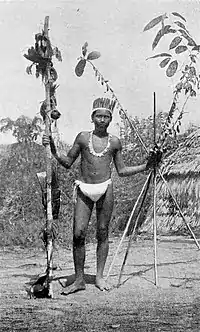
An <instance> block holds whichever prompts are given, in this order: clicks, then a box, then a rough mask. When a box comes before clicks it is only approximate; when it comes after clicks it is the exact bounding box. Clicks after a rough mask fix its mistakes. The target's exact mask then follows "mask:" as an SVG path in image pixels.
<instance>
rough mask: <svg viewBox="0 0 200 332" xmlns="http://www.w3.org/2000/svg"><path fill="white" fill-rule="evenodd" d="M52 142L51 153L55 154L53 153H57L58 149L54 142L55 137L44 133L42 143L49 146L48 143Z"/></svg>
mask: <svg viewBox="0 0 200 332" xmlns="http://www.w3.org/2000/svg"><path fill="white" fill-rule="evenodd" d="M49 144H50V148H51V153H52V154H53V155H56V154H57V151H56V146H55V144H54V141H53V138H52V136H51V135H50V136H49V135H47V134H44V135H43V136H42V145H44V146H47V145H49Z"/></svg>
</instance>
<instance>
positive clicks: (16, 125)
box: [0, 115, 42, 143]
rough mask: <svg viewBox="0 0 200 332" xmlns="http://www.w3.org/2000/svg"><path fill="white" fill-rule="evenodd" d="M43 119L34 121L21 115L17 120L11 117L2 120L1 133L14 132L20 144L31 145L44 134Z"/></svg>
mask: <svg viewBox="0 0 200 332" xmlns="http://www.w3.org/2000/svg"><path fill="white" fill-rule="evenodd" d="M41 125H42V119H41V118H39V117H36V116H35V117H34V118H33V119H31V118H29V117H27V116H24V115H21V116H20V117H19V118H18V119H17V120H15V121H14V120H12V119H10V118H9V117H8V118H4V119H1V120H0V126H1V127H0V132H2V133H6V132H8V131H11V132H12V135H13V136H14V137H15V138H16V140H17V142H18V143H30V142H32V141H36V140H37V138H38V136H39V135H40V134H41V132H42V127H41Z"/></svg>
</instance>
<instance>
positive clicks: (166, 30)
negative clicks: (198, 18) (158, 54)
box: [152, 25, 176, 50]
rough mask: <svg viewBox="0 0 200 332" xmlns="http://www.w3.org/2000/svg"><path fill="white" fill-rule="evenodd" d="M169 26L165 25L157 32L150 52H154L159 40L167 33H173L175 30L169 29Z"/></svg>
mask: <svg viewBox="0 0 200 332" xmlns="http://www.w3.org/2000/svg"><path fill="white" fill-rule="evenodd" d="M170 27H171V25H165V27H164V29H161V30H159V31H158V33H157V35H156V37H155V39H154V41H153V44H152V50H154V48H155V47H156V46H157V45H158V43H159V41H160V39H161V38H162V37H163V36H164V35H165V34H167V33H175V32H176V30H174V29H170Z"/></svg>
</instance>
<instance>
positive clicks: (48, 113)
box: [24, 16, 62, 298]
mask: <svg viewBox="0 0 200 332" xmlns="http://www.w3.org/2000/svg"><path fill="white" fill-rule="evenodd" d="M24 56H25V58H26V59H28V60H30V61H31V62H32V64H31V65H30V66H28V67H27V69H26V71H27V73H28V74H32V67H33V66H35V67H36V77H37V78H38V77H39V76H41V77H42V81H43V83H44V87H45V100H44V101H43V103H42V105H41V108H40V114H41V116H42V118H43V121H44V124H45V134H46V135H47V136H50V135H51V124H52V123H53V122H54V123H55V125H56V121H57V119H58V118H59V117H60V113H59V111H58V110H57V109H56V106H57V101H56V97H55V91H56V88H57V86H56V84H55V81H56V80H57V72H56V70H55V69H54V67H53V62H52V58H53V56H55V57H56V58H57V59H58V60H59V61H61V60H62V58H61V53H60V51H59V50H58V48H57V47H54V48H52V45H51V42H50V39H49V16H46V17H45V21H44V29H43V30H42V32H41V33H38V34H36V35H35V46H34V47H33V46H32V47H31V48H29V49H28V54H24ZM45 154H46V173H45V179H46V188H45V191H46V196H45V197H46V208H45V210H46V211H45V212H46V227H45V230H44V236H43V239H44V242H45V245H46V254H47V268H46V274H45V276H44V277H43V279H42V280H43V284H42V286H43V293H42V294H43V295H44V297H49V298H52V297H53V289H52V279H53V261H52V258H53V241H54V223H53V219H54V218H53V211H52V203H53V200H52V193H53V188H52V182H53V181H52V179H53V177H52V160H51V149H50V145H49V144H47V145H45ZM40 279H41V278H40Z"/></svg>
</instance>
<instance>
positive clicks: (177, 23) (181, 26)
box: [174, 21, 188, 32]
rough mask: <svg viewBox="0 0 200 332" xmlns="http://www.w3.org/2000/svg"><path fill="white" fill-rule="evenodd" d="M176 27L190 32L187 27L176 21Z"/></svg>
mask: <svg viewBox="0 0 200 332" xmlns="http://www.w3.org/2000/svg"><path fill="white" fill-rule="evenodd" d="M174 23H175V24H176V25H178V26H179V27H180V28H182V29H184V30H185V31H187V32H188V30H187V29H186V27H185V25H184V24H183V23H182V22H179V21H176V22H174Z"/></svg>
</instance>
